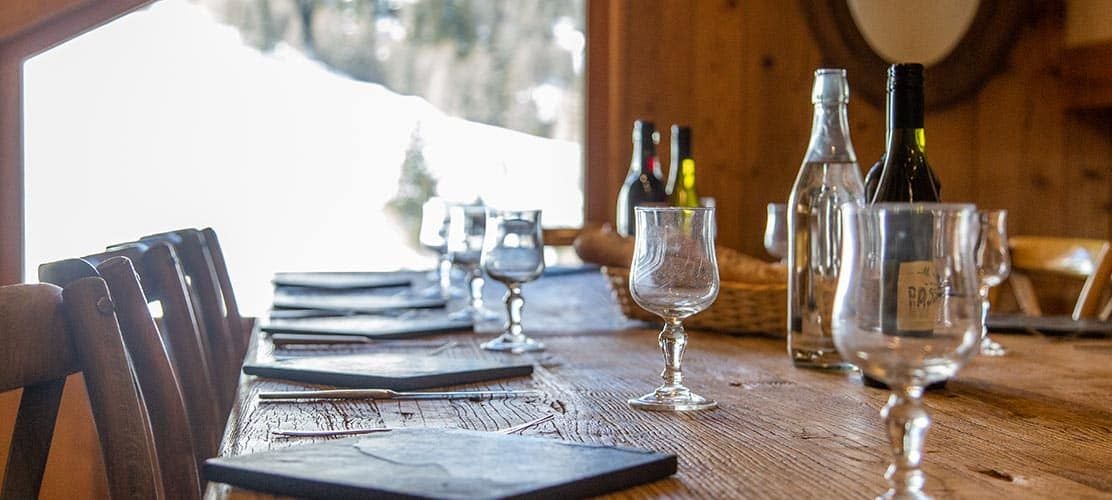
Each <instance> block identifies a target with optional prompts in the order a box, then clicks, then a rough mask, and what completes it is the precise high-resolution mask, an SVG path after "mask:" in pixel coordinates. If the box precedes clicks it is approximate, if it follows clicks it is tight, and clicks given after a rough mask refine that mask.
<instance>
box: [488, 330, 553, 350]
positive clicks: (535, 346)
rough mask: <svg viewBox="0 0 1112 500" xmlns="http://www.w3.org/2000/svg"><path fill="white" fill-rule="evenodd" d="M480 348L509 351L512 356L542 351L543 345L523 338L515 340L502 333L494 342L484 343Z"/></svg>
mask: <svg viewBox="0 0 1112 500" xmlns="http://www.w3.org/2000/svg"><path fill="white" fill-rule="evenodd" d="M481 347H482V348H483V349H486V350H488V351H509V352H512V353H514V354H520V353H523V352H534V351H543V350H544V344H542V343H540V342H537V341H536V340H533V339H531V338H529V337H525V336H522V337H520V338H516V339H515V338H514V336H513V335H510V334H508V333H503V334H502V335H499V336H498V337H497V338H495V339H494V340H491V341H489V342H484V343H483V344H482V346H481Z"/></svg>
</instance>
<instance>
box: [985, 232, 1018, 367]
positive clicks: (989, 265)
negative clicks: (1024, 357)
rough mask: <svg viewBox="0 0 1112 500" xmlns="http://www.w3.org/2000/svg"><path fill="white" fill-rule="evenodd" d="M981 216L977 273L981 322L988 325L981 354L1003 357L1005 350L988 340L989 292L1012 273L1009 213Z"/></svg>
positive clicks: (993, 341)
mask: <svg viewBox="0 0 1112 500" xmlns="http://www.w3.org/2000/svg"><path fill="white" fill-rule="evenodd" d="M977 215H978V216H979V217H980V219H981V237H980V241H979V242H978V244H977V271H978V272H979V273H980V281H981V289H980V293H981V301H982V304H983V305H982V307H983V309H984V314H983V316H982V317H981V321H982V323H983V324H984V325H985V330H984V337H982V338H981V354H983V355H985V356H1003V355H1004V354H1006V353H1007V351H1006V350H1005V349H1004V346H1002V345H1000V344H999V343H997V342H996V341H995V340H992V339H991V338H989V336H988V308H989V302H988V291H989V289H990V288H992V287H994V286H997V285H999V284H1001V283H1003V282H1004V278H1007V277H1008V273H1009V272H1011V270H1012V260H1011V256H1010V255H1009V254H1008V230H1007V220H1008V211H1007V210H981V211H979V212H978V213H977Z"/></svg>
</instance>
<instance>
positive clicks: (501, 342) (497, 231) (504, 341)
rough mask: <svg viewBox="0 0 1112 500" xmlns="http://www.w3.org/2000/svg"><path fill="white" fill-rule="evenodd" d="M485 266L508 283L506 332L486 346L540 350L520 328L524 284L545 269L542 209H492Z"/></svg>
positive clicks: (497, 278) (483, 258)
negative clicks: (522, 287)
mask: <svg viewBox="0 0 1112 500" xmlns="http://www.w3.org/2000/svg"><path fill="white" fill-rule="evenodd" d="M482 267H483V270H485V271H486V273H487V274H488V275H490V277H491V278H494V279H496V280H498V281H501V282H502V283H503V284H505V285H506V288H507V289H508V291H507V292H506V298H505V301H506V312H507V313H508V319H507V321H506V331H505V332H503V333H502V334H501V335H499V336H498V337H497V338H495V339H494V340H491V341H489V342H486V343H484V344H483V349H489V350H491V351H510V352H514V353H521V352H526V351H539V350H542V349H544V344H542V343H540V342H537V341H535V340H533V339H531V338H529V337H526V336H525V334H524V333H522V330H521V309H522V308H523V307H524V306H525V298H524V297H522V295H521V285H522V284H523V283H527V282H530V281H533V280H535V279H537V278H538V277H540V275H541V273H543V272H544V238H543V236H542V235H541V211H540V210H489V211H488V212H487V220H486V239H485V242H484V243H483V255H482Z"/></svg>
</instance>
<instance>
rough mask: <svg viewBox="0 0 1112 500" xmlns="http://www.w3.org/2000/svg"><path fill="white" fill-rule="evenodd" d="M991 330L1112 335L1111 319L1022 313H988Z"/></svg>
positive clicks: (1088, 335)
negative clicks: (1077, 318) (1080, 318)
mask: <svg viewBox="0 0 1112 500" xmlns="http://www.w3.org/2000/svg"><path fill="white" fill-rule="evenodd" d="M987 326H988V329H989V331H991V332H1018V333H1034V332H1037V333H1041V334H1043V335H1051V336H1085V337H1108V336H1112V321H1101V320H1096V319H1082V320H1075V319H1073V318H1071V317H1069V316H1027V315H1023V314H990V315H989V316H988V325H987Z"/></svg>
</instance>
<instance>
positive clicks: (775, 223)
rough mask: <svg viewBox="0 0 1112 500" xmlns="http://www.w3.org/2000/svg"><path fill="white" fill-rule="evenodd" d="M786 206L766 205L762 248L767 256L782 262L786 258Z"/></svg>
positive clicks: (777, 204)
mask: <svg viewBox="0 0 1112 500" xmlns="http://www.w3.org/2000/svg"><path fill="white" fill-rule="evenodd" d="M787 217H788V206H787V205H786V204H783V203H769V204H768V218H767V219H766V220H765V233H764V246H765V251H767V252H768V254H769V255H771V256H773V257H776V258H777V259H780V260H781V261H783V260H784V259H785V258H787V256H788V219H787Z"/></svg>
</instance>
